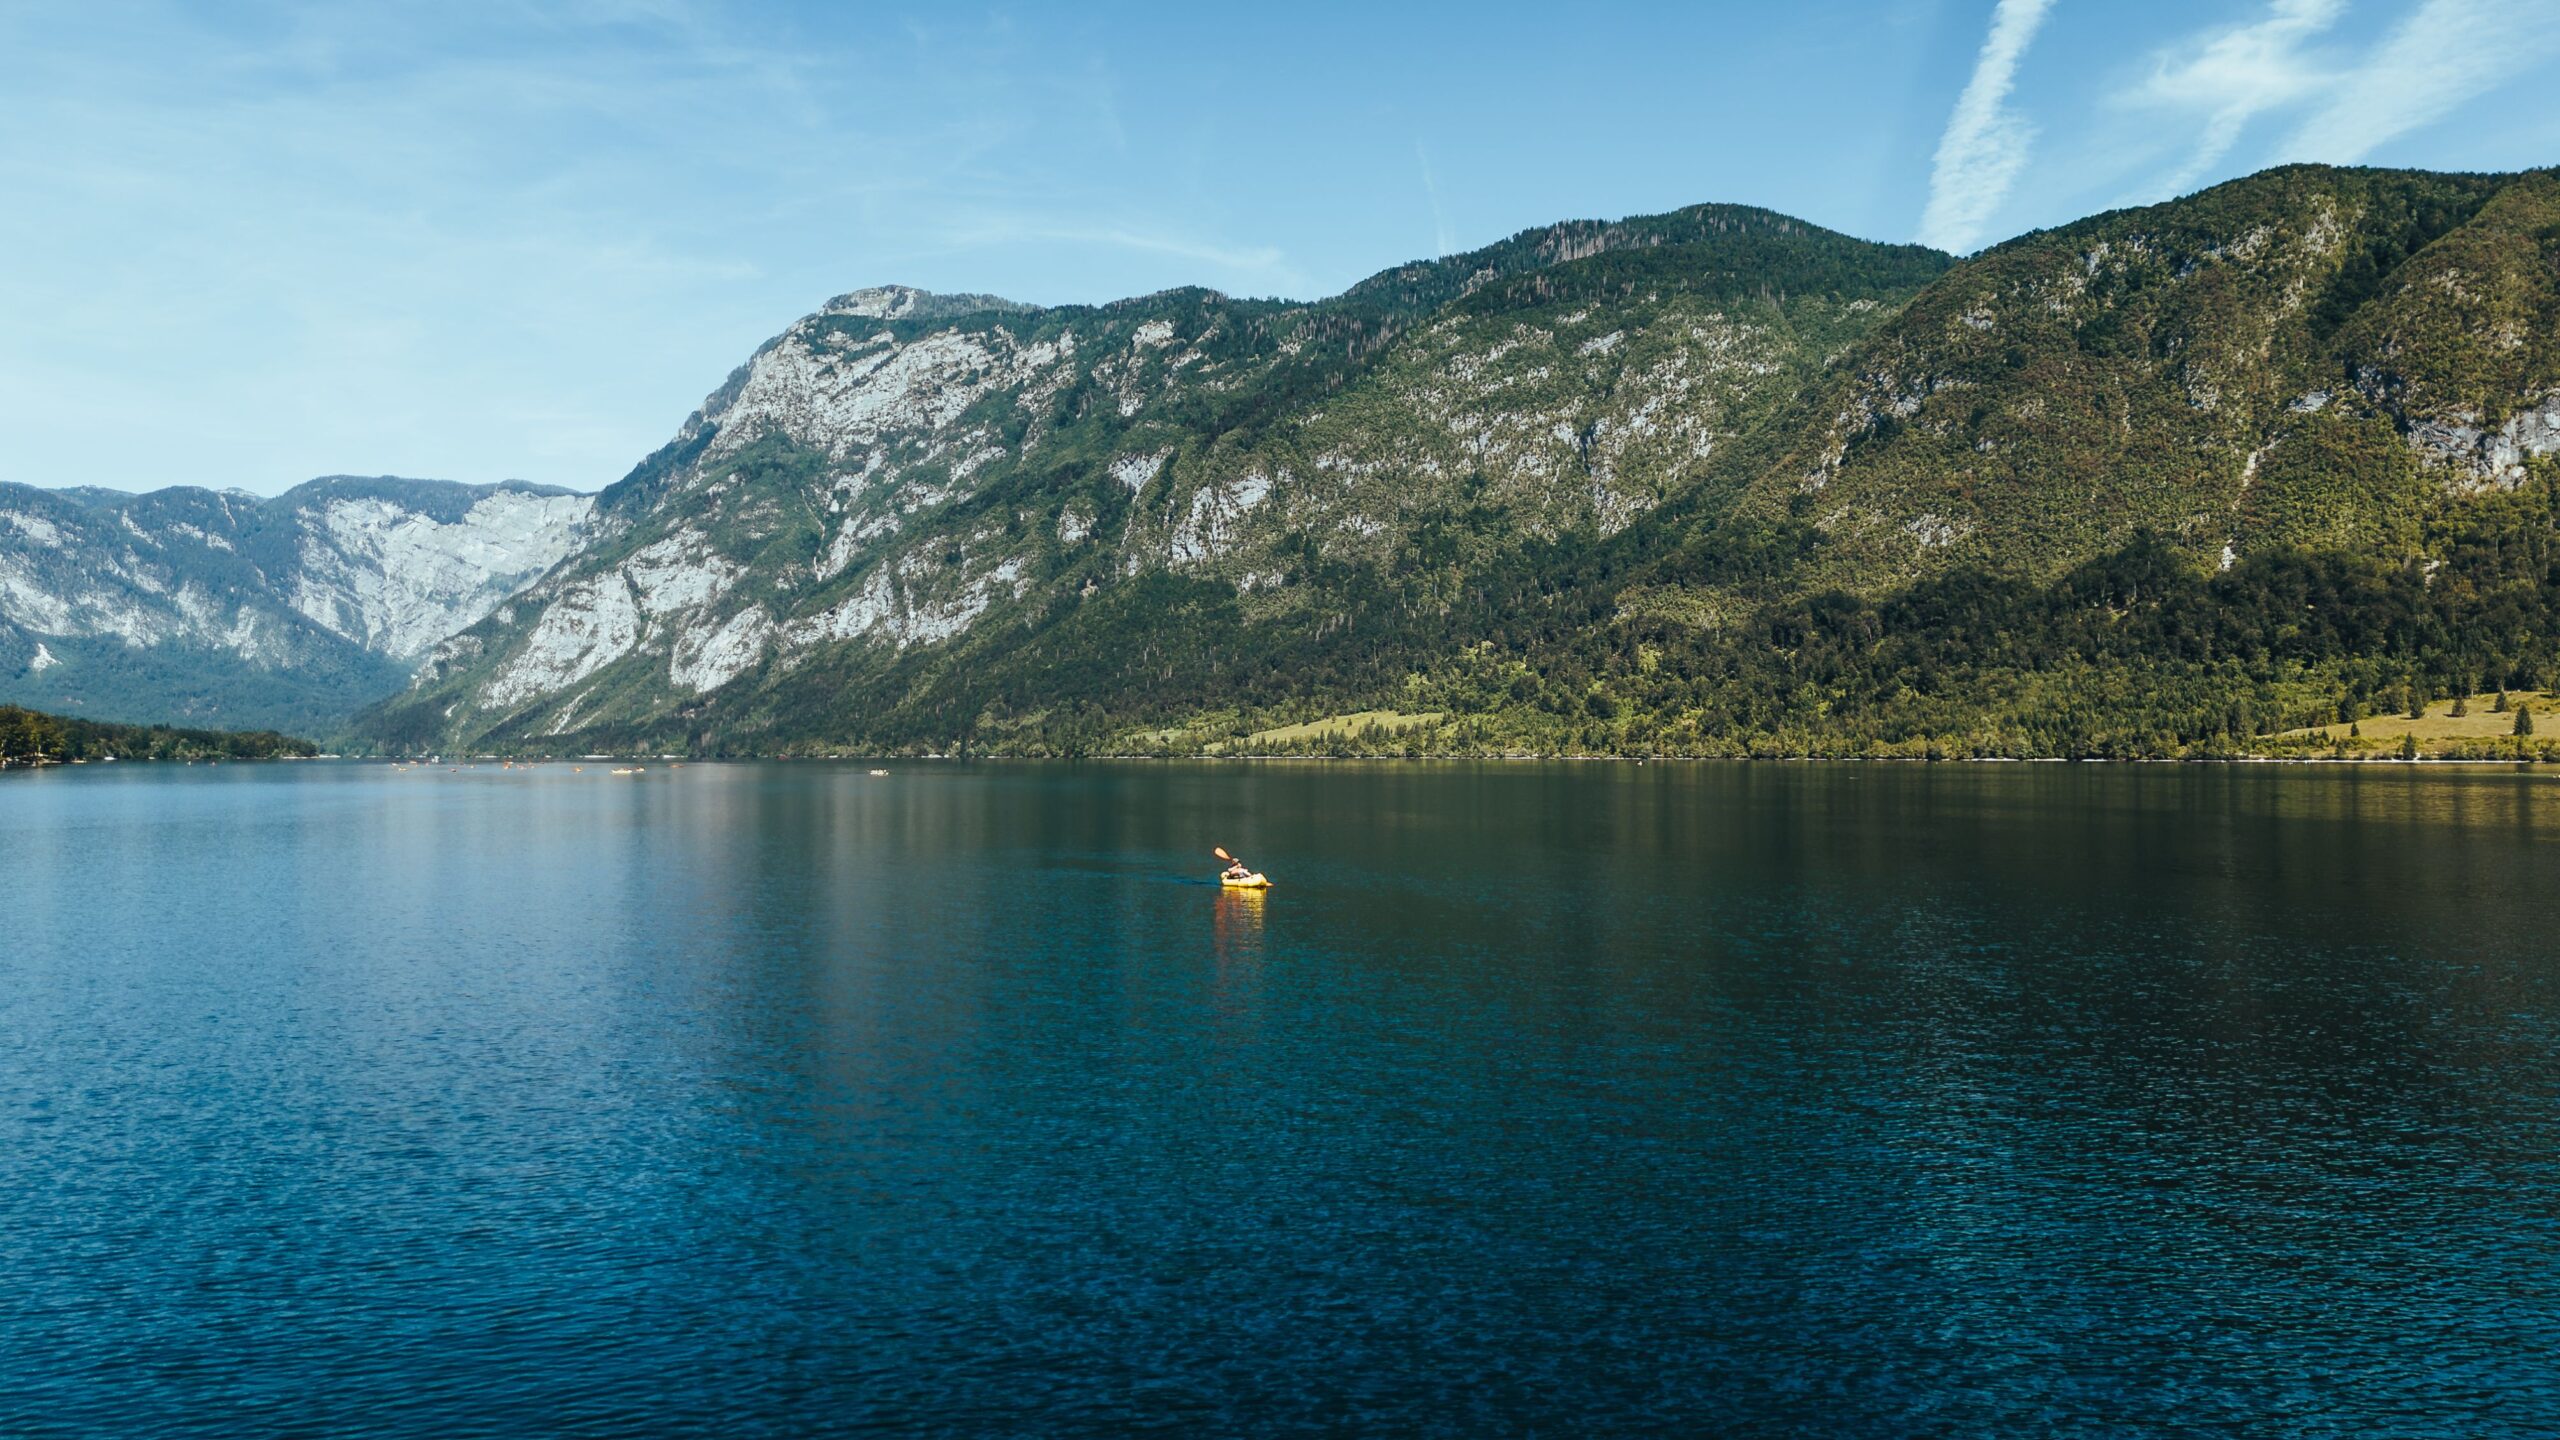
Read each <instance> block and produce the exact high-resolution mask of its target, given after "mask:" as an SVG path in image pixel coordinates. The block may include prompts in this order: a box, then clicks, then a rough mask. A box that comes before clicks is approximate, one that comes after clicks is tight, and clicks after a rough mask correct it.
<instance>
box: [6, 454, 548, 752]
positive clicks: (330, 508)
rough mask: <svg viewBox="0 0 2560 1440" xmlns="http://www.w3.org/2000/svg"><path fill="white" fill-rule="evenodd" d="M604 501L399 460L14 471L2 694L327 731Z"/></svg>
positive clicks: (505, 589) (80, 707)
mask: <svg viewBox="0 0 2560 1440" xmlns="http://www.w3.org/2000/svg"><path fill="white" fill-rule="evenodd" d="M593 508H594V499H593V497H591V496H585V495H577V494H572V493H570V492H568V491H564V490H556V489H551V488H547V487H543V486H535V485H525V484H519V483H512V482H511V483H506V484H500V485H460V484H455V483H453V482H450V481H442V480H404V479H398V478H394V477H390V476H384V477H379V478H371V479H367V478H361V477H355V476H330V477H328V478H325V479H320V480H313V481H311V482H309V483H308V484H304V485H299V486H296V487H295V488H294V489H292V490H290V491H287V492H286V493H285V494H283V495H280V496H277V497H275V498H274V499H262V498H260V497H258V496H254V495H249V494H246V493H244V492H240V491H225V492H215V491H210V490H202V489H196V488H192V487H178V488H173V489H167V490H159V491H154V492H152V493H150V494H147V495H131V494H125V493H123V492H119V491H112V490H102V489H97V488H94V487H84V488H79V489H65V490H48V489H38V488H34V487H30V486H24V485H5V484H0V700H7V701H14V702H18V703H23V704H28V705H33V706H37V707H40V708H44V709H49V710H53V711H57V712H61V713H66V714H78V715H89V716H97V717H102V718H109V719H119V720H135V721H146V722H168V721H183V722H190V723H202V724H209V725H222V726H228V727H263V726H275V727H282V728H287V729H293V730H299V731H306V732H310V731H321V732H325V731H328V730H331V729H334V728H335V727H336V726H337V725H338V724H340V723H341V722H343V720H344V719H345V717H346V716H347V715H348V714H349V713H351V712H352V711H353V710H354V709H355V708H356V707H358V706H359V705H362V704H364V703H366V702H368V701H370V700H373V699H377V698H379V697H380V696H382V695H383V694H385V693H388V692H390V691H393V690H396V689H398V688H399V687H400V686H401V685H402V684H403V683H404V682H405V681H406V679H407V677H408V672H409V669H410V667H411V666H412V665H413V664H414V663H415V662H416V660H417V659H418V657H419V656H420V655H422V654H424V653H425V651H426V650H427V649H428V647H430V646H431V645H433V644H434V643H435V642H436V641H437V640H439V639H442V638H443V637H444V636H446V635H449V634H451V633H453V632H454V631H456V630H458V629H461V628H462V627H464V626H467V625H469V624H471V623H472V622H473V621H476V620H478V619H479V618H480V617H482V616H483V615H485V614H487V613H488V612H489V610H490V608H491V607H493V606H495V605H496V604H497V603H498V602H499V601H501V600H503V599H504V598H505V597H506V596H507V595H509V594H511V593H512V592H514V591H515V590H516V589H518V588H520V587H521V586H523V585H524V584H525V583H526V582H527V581H529V580H531V579H533V578H534V577H535V576H537V575H539V574H541V573H542V572H543V571H544V570H546V569H548V568H550V566H551V565H552V564H554V563H555V562H557V561H558V560H559V559H560V558H561V557H562V556H563V555H564V554H566V553H568V552H569V550H570V549H571V548H572V547H573V546H574V545H575V544H576V543H577V541H578V539H579V538H580V536H581V535H582V534H583V532H584V529H585V525H586V522H587V518H588V516H589V514H590V513H591V511H592V510H593Z"/></svg>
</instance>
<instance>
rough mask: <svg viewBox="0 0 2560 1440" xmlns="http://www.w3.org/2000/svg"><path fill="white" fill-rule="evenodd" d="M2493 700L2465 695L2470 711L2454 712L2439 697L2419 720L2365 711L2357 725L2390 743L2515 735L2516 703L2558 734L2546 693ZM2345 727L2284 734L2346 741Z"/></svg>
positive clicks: (2559, 716)
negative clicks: (2501, 703)
mask: <svg viewBox="0 0 2560 1440" xmlns="http://www.w3.org/2000/svg"><path fill="white" fill-rule="evenodd" d="M2497 703H2498V697H2497V696H2496V695H2494V694H2491V695H2473V696H2469V697H2467V704H2466V708H2467V709H2468V710H2469V711H2470V713H2469V714H2467V715H2456V714H2454V713H2453V702H2452V701H2451V700H2438V701H2435V702H2433V703H2431V704H2429V705H2428V706H2427V707H2426V710H2427V713H2426V716H2425V718H2423V719H2417V720H2412V719H2410V718H2409V717H2408V716H2407V715H2405V714H2402V715H2368V716H2366V717H2365V718H2363V719H2362V720H2358V721H2356V722H2355V728H2356V729H2357V730H2358V731H2359V732H2361V735H2362V738H2364V739H2365V740H2367V741H2377V740H2378V741H2388V742H2389V743H2391V744H2393V745H2397V744H2399V743H2400V739H2401V737H2402V736H2404V735H2415V736H2417V737H2418V740H2419V742H2420V743H2421V744H2423V743H2425V742H2427V741H2430V740H2495V739H2500V738H2503V737H2506V736H2510V735H2513V734H2515V730H2516V717H2515V707H2517V706H2520V705H2526V704H2530V705H2532V706H2533V720H2534V725H2535V726H2536V728H2537V730H2545V731H2549V732H2550V734H2549V736H2547V737H2545V738H2555V739H2560V712H2555V711H2554V710H2553V709H2552V704H2551V697H2550V695H2549V694H2548V693H2546V692H2544V691H2540V690H2510V691H2508V692H2507V706H2508V708H2507V709H2505V710H2497V709H2494V708H2492V707H2494V706H2495V705H2496V704H2497ZM2347 728H2348V727H2347V726H2345V725H2343V724H2341V725H2316V726H2312V727H2310V728H2307V729H2302V730H2287V731H2286V732H2284V736H2283V738H2285V739H2288V740H2296V739H2312V740H2344V739H2346V738H2348V737H2347Z"/></svg>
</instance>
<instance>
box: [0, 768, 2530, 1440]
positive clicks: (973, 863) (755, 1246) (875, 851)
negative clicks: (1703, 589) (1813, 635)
mask: <svg viewBox="0 0 2560 1440" xmlns="http://www.w3.org/2000/svg"><path fill="white" fill-rule="evenodd" d="M606 768H607V767H605V766H601V765H593V764H591V765H589V766H588V767H587V768H586V769H585V771H584V772H583V773H578V772H575V771H573V770H572V769H571V767H569V766H566V765H552V766H544V767H541V768H538V769H535V770H531V771H508V770H502V769H499V768H497V767H495V766H494V765H489V764H483V765H481V766H479V767H477V768H475V769H471V770H463V771H445V770H433V771H418V772H395V771H392V770H390V769H388V768H386V767H383V766H379V765H355V764H327V763H318V764H307V765H269V766H256V765H226V766H220V767H211V766H199V767H192V768H190V767H166V766H161V767H150V766H139V765H123V766H112V767H111V766H90V767H85V768H83V769H80V770H77V771H71V770H56V771H49V772H43V773H39V774H34V775H24V774H15V775H7V776H0V1434H6V1435H8V1436H12V1437H38V1436H56V1435H62V1436H70V1435H81V1436H87V1435H112V1436H156V1435H208V1436H210V1435H249V1434H258V1435H278V1434H315V1435H316V1434H364V1435H374V1436H402V1437H406V1436H418V1437H428V1436H433V1437H452V1436H468V1435H588V1434H597V1435H602V1434H656V1435H688V1434H705V1435H710V1434H716V1435H724V1436H758V1435H798V1434H812V1433H862V1432H876V1433H889V1434H953V1435H976V1434H1038V1435H1094V1436H1103V1435H1129V1434H1143V1433H1171V1434H1215V1433H1250V1434H1308V1435H1314V1434H1340V1433H1374V1434H1448V1435H1486V1434H1576V1435H1580V1434H1631V1433H1662V1434H1688V1435H1697V1434H1717V1433H1722V1434H1744V1435H1748V1434H1772V1435H1777V1434H1800V1433H1818V1434H1828V1435H1848V1436H1862V1435H1878V1436H1886V1435H1894V1436H1899V1435H1921V1434H2075V1435H2093V1436H2094V1435H2109V1436H2114V1435H2129V1434H2164V1435H2166V1434H2222V1433H2231V1431H2232V1430H2233V1429H2234V1428H2235V1427H2246V1428H2247V1429H2248V1430H2249V1431H2250V1432H2251V1433H2259V1434H2276V1435H2342V1436H2347V1435H2352V1436H2371V1435H2410V1436H2418V1435H2428V1436H2433V1435H2442V1436H2463V1437H2474V1436H2499V1435H2547V1434H2551V1433H2554V1432H2560V1362H2555V1361H2554V1359H2553V1356H2554V1355H2555V1354H2560V959H2555V944H2554V941H2555V938H2560V925H2555V921H2560V905H2555V904H2554V901H2553V898H2552V897H2553V888H2552V882H2553V879H2554V877H2555V875H2560V843H2555V842H2560V788H2556V787H2560V780H2555V779H2554V778H2552V777H2549V776H2546V775H2542V774H2527V773H2520V772H2508V771H2481V772H2468V773H2466V772H2453V771H2448V770H2444V769H2437V768H2429V769H2419V768H2417V767H2408V768H2403V767H2381V766H2375V767H2365V768H2359V769H2354V770H2347V769H2344V768H2338V769H2303V768H2292V769H2287V768H2270V767H2253V768H2221V767H2166V766H2163V767H2090V766H2042V765H2037V766H2005V767H1994V766H1980V767H1977V766H1930V767H1922V766H1884V765H1874V766H1803V765H1761V766H1747V765H1708V766H1665V765H1653V766H1628V765H1513V766H1499V765H1489V766H1468V765H1375V766H1367V765H1290V766H1280V765H1274V766H1259V767H1256V766H1244V765H1231V766H1223V767H1218V766H1198V767H1191V766H1139V765H1131V766H1053V767H1032V766H1023V767H1005V766H976V767H965V768H964V767H957V766H937V765H930V764H919V765H902V766H899V767H896V773H894V774H892V775H891V776H889V777H886V778H874V777H871V776H868V775H866V774H865V773H864V771H863V769H862V768H861V767H858V766H845V767H838V766H820V765H803V764H792V765H738V766H715V765H699V766H687V767H684V768H681V769H670V768H665V767H661V766H654V765H653V766H651V767H650V769H649V771H648V773H647V774H645V775H643V776H639V777H630V778H616V777H612V776H609V775H607V774H606V773H605V770H606ZM1219 843H1223V844H1225V845H1227V846H1229V847H1231V848H1234V849H1237V850H1239V851H1240V852H1241V853H1242V854H1243V855H1244V856H1245V857H1246V858H1247V859H1248V860H1250V861H1252V862H1253V863H1254V864H1256V865H1257V866H1260V867H1262V868H1265V869H1267V870H1268V871H1269V872H1270V873H1271V874H1272V875H1273V877H1274V878H1275V879H1276V880H1277V881H1278V882H1279V888H1277V889H1276V890H1274V891H1273V892H1271V893H1270V894H1269V895H1268V896H1267V897H1259V898H1257V897H1251V896H1240V895H1235V894H1230V893H1226V892H1222V891H1221V890H1219V889H1218V888H1216V887H1215V886H1214V885H1212V884H1209V883H1207V882H1208V880H1209V877H1210V874H1211V872H1212V870H1213V868H1214V862H1212V861H1210V860H1209V859H1208V857H1207V853H1206V852H1207V850H1208V848H1209V847H1210V846H1211V845H1212V844H1219Z"/></svg>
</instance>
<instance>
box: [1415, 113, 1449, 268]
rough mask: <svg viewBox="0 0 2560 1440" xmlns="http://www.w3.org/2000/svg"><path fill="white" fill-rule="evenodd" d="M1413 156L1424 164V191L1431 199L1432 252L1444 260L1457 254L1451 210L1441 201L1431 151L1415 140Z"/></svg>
mask: <svg viewBox="0 0 2560 1440" xmlns="http://www.w3.org/2000/svg"><path fill="white" fill-rule="evenodd" d="M1413 158H1414V159H1415V160H1416V161H1417V162H1419V163H1420V164H1421V166H1422V193H1423V194H1424V195H1425V196H1427V197H1428V198H1429V199H1430V201H1431V253H1432V254H1434V255H1436V256H1438V257H1440V258H1441V259H1443V260H1446V259H1448V258H1449V257H1450V256H1451V255H1453V254H1455V253H1456V252H1457V249H1458V242H1457V238H1456V237H1455V236H1454V235H1452V234H1451V233H1450V230H1449V211H1448V209H1447V207H1445V206H1443V205H1442V204H1441V203H1440V179H1439V177H1438V176H1436V175H1434V174H1432V173H1431V152H1430V151H1428V150H1425V149H1424V148H1422V142H1421V141H1419V140H1416V141H1414V142H1413Z"/></svg>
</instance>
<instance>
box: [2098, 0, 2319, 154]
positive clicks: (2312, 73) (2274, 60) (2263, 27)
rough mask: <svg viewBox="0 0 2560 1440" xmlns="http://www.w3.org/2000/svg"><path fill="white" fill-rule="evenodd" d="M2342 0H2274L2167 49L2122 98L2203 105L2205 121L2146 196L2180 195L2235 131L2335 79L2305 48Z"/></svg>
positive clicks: (2166, 105)
mask: <svg viewBox="0 0 2560 1440" xmlns="http://www.w3.org/2000/svg"><path fill="white" fill-rule="evenodd" d="M2345 8H2346V6H2345V3H2344V0H2274V3H2273V4H2271V5H2269V6H2268V7H2267V13H2266V16H2265V18H2264V19H2261V20H2259V21H2257V22H2256V23H2255V24H2250V25H2238V26H2232V27H2230V28H2228V29H2224V30H2219V31H2215V32H2212V33H2211V34H2209V35H2208V36H2206V37H2205V38H2204V39H2203V40H2202V41H2201V42H2200V43H2197V44H2195V45H2194V46H2193V48H2192V49H2189V50H2187V51H2186V52H2185V53H2184V54H2178V55H2174V56H2173V55H2172V54H2168V53H2164V54H2163V55H2161V56H2160V57H2159V58H2158V59H2157V60H2155V61H2154V63H2153V66H2152V71H2151V76H2150V78H2149V79H2148V80H2147V81H2145V82H2144V83H2143V84H2142V85H2141V86H2139V87H2138V88H2136V89H2135V90H2134V91H2133V92H2132V93H2131V94H2129V95H2127V96H2124V97H2122V98H2123V99H2125V100H2126V101H2128V102H2130V103H2132V104H2136V105H2145V106H2155V107H2158V108H2161V109H2166V110H2184V111H2188V112H2190V113H2193V112H2197V111H2201V112H2203V113H2204V115H2205V117H2206V118H2205V121H2204V126H2203V128H2202V130H2201V131H2199V132H2198V134H2197V136H2196V145H2195V148H2194V149H2193V150H2191V151H2189V152H2188V154H2187V158H2186V160H2185V161H2184V162H2183V163H2182V164H2180V165H2179V166H2178V168H2177V169H2176V170H2174V171H2172V172H2170V173H2169V174H2167V175H2164V176H2162V177H2160V179H2159V180H2158V181H2157V182H2155V183H2154V184H2153V185H2152V186H2151V187H2150V191H2149V194H2148V195H2147V196H2146V197H2145V198H2152V199H2158V198H2165V197H2167V196H2171V195H2178V194H2183V193H2185V192H2186V190H2187V189H2188V188H2189V187H2191V186H2193V185H2194V184H2195V183H2196V181H2198V180H2200V179H2202V178H2203V177H2204V176H2205V175H2206V174H2207V173H2208V172H2210V171H2211V170H2212V169H2213V168H2214V167H2215V166H2216V165H2219V164H2221V163H2222V157H2223V156H2224V155H2226V154H2228V153H2230V150H2231V147H2232V145H2233V144H2234V143H2235V142H2236V141H2238V140H2239V138H2240V132H2241V131H2242V130H2244V129H2246V128H2247V127H2248V124H2249V122H2250V121H2251V120H2253V119H2255V118H2256V117H2257V116H2259V115H2260V114H2263V113H2264V112H2266V111H2269V110H2273V109H2276V108H2278V107H2280V106H2284V105H2289V104H2292V103H2294V102H2296V101H2299V100H2301V99H2302V98H2303V97H2304V96H2306V95H2311V94H2314V93H2316V92H2318V91H2319V90H2320V89H2322V88H2323V87H2324V86H2327V85H2330V84H2334V83H2335V77H2333V76H2328V75H2323V74H2322V73H2320V71H2319V70H2318V69H2317V68H2316V67H2315V66H2314V65H2313V64H2312V63H2311V60H2310V58H2309V57H2308V55H2307V54H2306V47H2307V46H2308V45H2309V44H2310V43H2311V42H2312V41H2313V40H2315V39H2317V38H2318V37H2319V35H2320V34H2321V33H2322V32H2323V31H2325V30H2327V29H2329V27H2330V26H2332V25H2334V24H2336V23H2337V20H2338V16H2339V15H2340V13H2341V12H2343V11H2344V10H2345Z"/></svg>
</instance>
